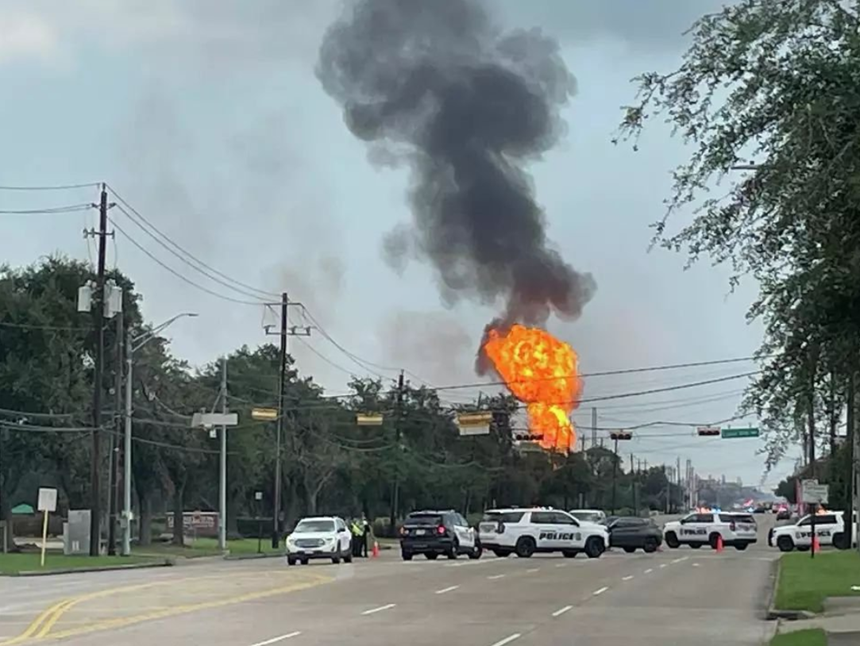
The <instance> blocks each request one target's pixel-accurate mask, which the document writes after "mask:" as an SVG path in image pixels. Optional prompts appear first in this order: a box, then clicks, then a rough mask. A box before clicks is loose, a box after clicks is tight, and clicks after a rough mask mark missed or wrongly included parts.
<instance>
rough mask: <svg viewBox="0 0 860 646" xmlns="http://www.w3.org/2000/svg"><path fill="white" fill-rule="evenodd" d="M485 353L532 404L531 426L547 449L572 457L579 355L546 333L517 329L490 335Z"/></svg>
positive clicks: (507, 382) (518, 394)
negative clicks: (573, 411)
mask: <svg viewBox="0 0 860 646" xmlns="http://www.w3.org/2000/svg"><path fill="white" fill-rule="evenodd" d="M483 349H484V352H485V354H486V355H487V357H489V359H490V361H492V362H493V366H494V367H495V369H496V372H498V373H499V375H500V376H501V377H502V379H503V380H504V382H505V385H507V387H508V390H510V391H511V392H512V393H513V395H514V396H515V397H516V398H517V399H519V400H520V401H521V402H524V403H525V404H526V410H527V411H528V415H529V427H530V429H531V432H532V433H534V434H535V435H542V436H543V437H542V438H541V440H540V445H541V446H542V447H543V448H545V449H550V450H555V451H562V452H568V451H569V450H570V449H572V448H573V447H574V446H575V445H576V431H574V428H573V423H572V422H571V421H570V413H571V411H572V410H573V409H574V408H575V407H576V406H577V405H578V400H579V396H580V394H581V393H582V381H581V380H580V378H579V375H578V373H577V357H576V352H574V350H573V348H572V347H570V345H568V344H567V343H565V342H564V341H560V340H558V339H556V338H555V337H554V336H553V335H551V334H550V333H549V332H547V331H546V330H541V329H538V328H527V327H524V326H522V325H514V326H512V327H511V329H510V330H508V331H507V332H506V333H503V332H500V331H499V330H495V329H491V330H489V331H488V332H487V339H486V342H485V343H484V347H483Z"/></svg>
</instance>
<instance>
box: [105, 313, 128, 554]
mask: <svg viewBox="0 0 860 646" xmlns="http://www.w3.org/2000/svg"><path fill="white" fill-rule="evenodd" d="M122 331H123V326H122V312H117V314H116V346H115V351H116V359H115V361H116V363H115V366H116V367H115V370H114V371H115V374H114V408H113V410H114V431H115V432H114V434H113V435H111V439H110V489H109V491H108V507H109V512H108V513H109V518H110V523H109V525H108V554H109V555H110V556H115V555H116V508H117V502H118V498H119V479H118V478H117V476H118V475H119V464H118V463H119V455H120V454H119V434H120V426H121V424H122V415H121V413H120V411H121V410H122ZM123 460H125V456H124V455H123Z"/></svg>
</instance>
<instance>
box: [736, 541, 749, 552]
mask: <svg viewBox="0 0 860 646" xmlns="http://www.w3.org/2000/svg"><path fill="white" fill-rule="evenodd" d="M746 548H747V544H746V543H735V549H736V550H737V551H738V552H743V551H744V550H745V549H746Z"/></svg>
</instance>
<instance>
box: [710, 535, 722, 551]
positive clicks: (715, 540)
mask: <svg viewBox="0 0 860 646" xmlns="http://www.w3.org/2000/svg"><path fill="white" fill-rule="evenodd" d="M719 541H720V535H719V534H717V533H716V532H714V533H713V534H711V535H710V536H708V545H710V546H711V549H713V550H715V549H717V545H718V544H719Z"/></svg>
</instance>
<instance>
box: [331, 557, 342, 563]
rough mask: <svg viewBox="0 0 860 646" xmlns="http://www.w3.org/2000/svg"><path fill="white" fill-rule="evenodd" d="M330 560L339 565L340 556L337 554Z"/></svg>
mask: <svg viewBox="0 0 860 646" xmlns="http://www.w3.org/2000/svg"><path fill="white" fill-rule="evenodd" d="M331 562H332V563H334V564H335V565H340V557H339V556H332V557H331Z"/></svg>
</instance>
